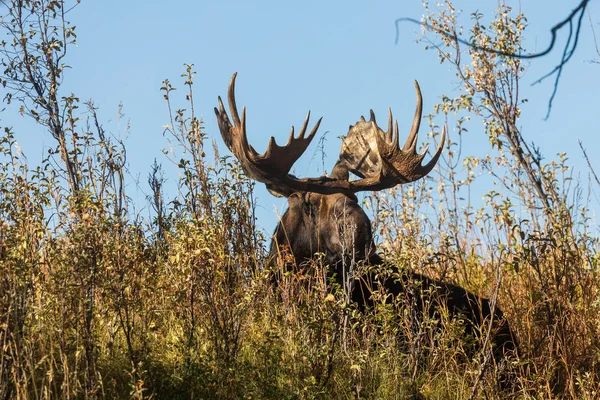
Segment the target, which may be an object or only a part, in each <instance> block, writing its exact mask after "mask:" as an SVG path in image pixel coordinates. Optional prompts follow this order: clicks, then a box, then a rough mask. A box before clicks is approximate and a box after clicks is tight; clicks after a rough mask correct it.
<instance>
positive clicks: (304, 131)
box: [292, 110, 310, 139]
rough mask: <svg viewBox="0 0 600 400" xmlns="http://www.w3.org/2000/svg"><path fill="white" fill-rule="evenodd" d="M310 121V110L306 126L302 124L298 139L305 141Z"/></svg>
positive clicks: (305, 122) (305, 121)
mask: <svg viewBox="0 0 600 400" xmlns="http://www.w3.org/2000/svg"><path fill="white" fill-rule="evenodd" d="M309 119H310V110H308V113H307V114H306V119H305V120H304V124H302V129H301V130H300V134H299V135H298V139H304V134H305V133H306V128H307V127H308V120H309ZM292 128H293V127H292Z"/></svg>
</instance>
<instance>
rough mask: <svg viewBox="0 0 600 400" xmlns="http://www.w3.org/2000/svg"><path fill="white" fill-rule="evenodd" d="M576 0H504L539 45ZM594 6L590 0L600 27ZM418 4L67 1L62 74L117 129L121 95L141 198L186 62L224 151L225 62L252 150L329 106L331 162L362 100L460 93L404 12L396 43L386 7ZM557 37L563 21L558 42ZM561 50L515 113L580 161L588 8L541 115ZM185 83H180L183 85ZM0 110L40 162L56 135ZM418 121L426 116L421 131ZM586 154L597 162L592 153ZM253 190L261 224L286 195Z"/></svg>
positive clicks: (585, 136)
mask: <svg viewBox="0 0 600 400" xmlns="http://www.w3.org/2000/svg"><path fill="white" fill-rule="evenodd" d="M578 2H579V0H568V1H567V0H564V1H560V2H552V5H551V6H549V4H550V3H549V2H548V1H541V0H530V1H527V2H523V4H519V3H520V2H518V1H513V2H509V4H512V5H513V7H514V8H515V9H519V8H520V9H521V10H522V12H524V13H525V15H526V16H527V18H528V20H529V24H530V25H529V28H528V29H527V30H526V33H525V36H526V43H525V45H526V47H527V48H528V50H532V51H533V50H540V49H543V48H545V47H546V45H547V43H548V41H549V39H550V35H549V29H550V27H551V26H552V25H553V24H555V23H556V22H558V21H559V20H561V19H563V18H564V17H565V16H566V15H568V13H569V12H570V11H571V10H572V9H573V8H574V7H575V6H576V5H577V3H578ZM142 4H143V5H142ZM455 6H456V7H457V9H462V10H463V16H462V20H463V21H464V23H465V24H468V22H469V14H470V13H471V12H473V11H475V10H479V11H481V12H483V13H484V14H486V15H490V16H491V12H492V10H493V9H494V8H495V7H496V6H497V2H496V1H465V0H456V1H455ZM599 7H600V4H599V3H598V2H595V1H592V2H591V3H590V6H589V14H590V16H591V18H592V21H593V23H594V27H595V29H596V31H597V33H598V35H600V25H599V23H600V12H598V10H599ZM422 14H423V7H422V4H421V2H420V1H418V0H411V1H376V2H366V1H343V2H342V1H329V2H324V1H303V2H282V1H277V2H275V1H261V2H246V1H211V2H208V1H191V0H190V1H178V2H164V1H145V2H143V3H142V2H133V1H115V0H103V1H90V0H83V1H82V2H81V4H80V5H79V6H78V7H77V8H76V9H75V10H74V11H72V12H71V13H70V15H69V19H70V21H71V22H72V23H73V24H74V25H76V26H77V34H78V45H77V47H75V48H72V49H71V50H70V54H69V58H68V62H69V64H70V65H71V66H72V67H73V69H72V70H70V71H68V73H67V75H66V78H65V84H64V89H66V90H68V91H73V92H74V93H75V94H76V95H77V96H78V97H79V98H81V99H82V100H85V99H90V98H93V99H94V101H95V103H96V104H97V105H98V106H99V107H100V116H101V118H102V120H103V121H105V123H104V126H105V128H106V129H107V130H108V131H110V132H113V133H115V134H118V133H119V132H120V131H122V130H123V126H124V123H123V122H121V123H120V125H119V124H118V123H117V122H116V115H117V106H118V104H119V103H120V102H122V103H123V111H124V113H125V115H126V118H127V119H128V120H129V122H130V124H131V131H130V134H129V136H128V137H127V141H126V145H127V148H128V159H129V162H130V165H129V168H130V170H131V172H132V175H133V176H134V177H135V176H138V175H139V181H140V185H139V188H136V185H135V184H134V183H133V181H134V179H133V178H132V179H131V183H130V186H129V190H128V192H129V195H130V196H131V197H132V198H133V199H134V201H135V202H136V203H137V204H139V205H140V207H143V206H144V204H145V200H144V197H145V192H147V191H148V189H147V185H146V177H147V174H148V172H149V170H150V165H151V164H152V162H153V160H154V158H157V159H158V160H159V162H160V161H162V162H163V164H164V165H165V167H167V169H166V171H167V179H168V180H169V181H170V182H171V183H172V184H174V182H175V181H176V179H177V170H176V169H174V168H169V167H168V164H169V161H168V160H166V159H165V158H164V156H163V155H162V153H161V149H164V148H166V147H167V141H166V139H165V138H164V137H163V136H162V131H163V128H162V127H163V125H164V124H166V123H167V122H168V115H167V108H166V104H165V102H164V100H163V98H162V94H161V93H160V91H159V88H160V87H161V82H162V81H163V80H164V79H165V78H168V79H170V81H171V82H172V83H173V84H174V85H175V86H177V87H179V88H181V89H183V85H182V83H183V82H182V81H181V80H180V78H179V76H180V74H181V73H183V72H184V65H183V64H184V63H193V64H194V65H195V68H194V69H195V71H196V72H197V75H196V85H195V99H196V110H197V112H199V113H200V114H201V115H203V116H204V121H205V127H206V131H207V133H208V134H209V135H210V136H211V137H214V138H216V139H217V141H218V142H219V145H220V147H221V149H222V151H221V153H222V154H225V153H226V151H225V146H224V145H222V142H221V139H220V135H219V132H218V128H217V125H216V121H215V117H214V113H213V107H214V106H215V105H216V100H217V96H218V95H221V96H223V97H224V96H225V94H226V90H227V85H228V82H229V79H230V77H231V74H232V73H233V72H235V71H237V72H238V73H239V74H238V80H237V99H238V104H239V105H240V106H241V105H246V106H247V113H248V135H249V137H250V141H251V143H253V144H254V145H255V147H256V148H257V150H259V151H262V150H264V149H265V147H266V144H267V141H268V137H269V136H271V135H273V136H275V137H276V138H277V139H279V142H280V143H281V142H283V141H285V139H286V138H287V134H288V132H289V129H290V126H291V125H292V124H293V125H296V126H298V125H300V124H301V123H302V122H303V119H304V117H305V115H306V112H307V111H308V110H309V109H310V110H311V111H312V115H313V116H314V117H319V116H323V117H324V119H323V123H322V124H321V128H320V133H321V134H322V133H324V132H328V133H327V136H326V138H327V142H326V145H325V154H326V156H327V160H326V163H325V167H326V168H328V169H330V168H331V167H332V166H333V164H334V162H335V159H336V158H337V154H338V152H339V146H340V141H339V139H338V137H339V136H340V135H344V134H345V133H346V131H347V128H348V125H350V124H353V123H355V122H356V121H357V120H358V118H359V117H360V116H361V115H363V114H364V115H367V114H368V112H369V109H370V108H372V109H373V110H374V111H375V113H376V115H378V116H380V119H382V118H384V117H385V113H386V110H387V108H388V107H392V110H393V111H394V115H395V117H396V118H398V119H399V123H400V130H401V132H408V129H409V127H410V123H411V116H412V114H413V112H414V89H413V80H414V79H417V80H418V81H419V83H420V84H421V90H422V92H423V96H424V112H425V113H429V112H431V111H432V108H433V105H434V104H435V103H437V102H439V101H440V99H441V96H442V95H443V94H445V95H447V96H450V97H453V96H457V95H458V94H459V90H458V89H457V86H458V84H457V81H456V78H455V77H454V72H453V71H451V70H449V66H447V65H445V64H440V63H439V61H438V59H437V56H436V55H435V53H434V52H433V51H426V50H424V44H423V43H416V42H415V40H416V38H417V36H416V32H418V31H419V30H420V28H419V27H418V26H415V25H410V24H404V25H401V27H400V37H399V42H398V44H395V37H396V27H395V24H394V21H395V20H396V19H397V18H401V17H412V18H416V19H420V17H421V16H422ZM598 39H599V40H600V37H599V38H598ZM562 44H564V33H563V37H562V38H560V40H559V42H558V43H557V47H558V49H561V45H562ZM559 53H560V51H557V52H556V54H553V55H551V56H548V57H545V58H543V59H539V60H537V61H534V62H533V63H532V64H531V66H530V68H529V71H528V72H527V75H526V76H525V77H524V79H523V80H522V87H521V90H522V97H525V98H528V99H529V103H527V104H526V105H524V107H523V108H522V118H521V120H520V126H521V127H522V131H523V134H524V136H525V138H526V139H527V140H528V141H534V142H535V143H536V145H538V146H540V148H541V151H542V153H543V154H544V155H545V156H546V157H547V158H553V157H554V155H555V154H556V153H557V152H559V151H567V152H568V154H569V157H570V160H571V164H572V165H573V166H574V168H575V170H576V171H580V172H581V173H582V174H584V175H585V174H587V167H586V165H585V161H584V159H583V156H582V154H581V152H580V150H579V147H578V143H577V141H578V139H581V140H582V141H583V143H584V145H585V146H586V147H587V149H588V150H589V151H590V152H593V151H594V150H595V149H597V148H598V147H599V145H600V138H599V135H598V134H599V133H600V132H599V129H598V122H597V117H598V114H597V113H598V110H599V109H600V108H599V107H600V106H599V104H600V101H599V100H598V98H599V95H598V94H599V93H600V79H598V76H600V75H599V74H600V65H599V64H593V63H589V62H587V61H589V60H592V59H598V58H599V56H598V55H597V53H596V50H595V46H594V42H593V39H592V35H591V29H590V22H589V20H588V16H586V17H585V22H584V27H583V32H582V36H581V40H580V44H579V48H578V49H577V52H576V54H575V55H574V57H573V59H572V60H571V61H570V63H569V64H568V65H567V67H566V69H565V71H564V73H563V78H562V80H561V82H560V88H559V92H558V96H557V99H556V101H555V104H554V108H553V112H552V115H551V116H550V118H549V119H548V120H547V121H545V120H544V116H545V114H546V110H547V101H548V98H549V96H550V94H551V91H552V81H551V80H549V81H547V82H544V83H543V84H541V85H536V86H533V87H532V86H530V84H531V83H532V82H533V81H534V80H536V79H537V78H539V77H540V76H541V75H543V74H544V73H546V72H548V71H549V70H551V69H552V68H553V67H554V65H556V63H557V61H558V59H559V57H560V54H559ZM181 92H182V91H180V92H179V93H178V95H180V96H183V93H181ZM0 118H1V119H2V120H1V121H0V125H9V126H13V127H14V129H15V131H16V134H17V138H18V140H19V142H20V144H21V146H22V147H23V149H24V151H25V153H26V155H27V156H28V159H29V161H30V163H32V164H35V163H37V162H39V160H40V159H41V157H42V149H43V148H44V147H48V146H53V145H54V143H53V141H52V139H51V137H50V135H49V134H48V133H47V132H45V131H44V130H43V129H42V128H41V127H36V126H35V125H33V124H32V123H30V122H28V121H26V120H24V119H22V118H21V117H19V116H16V115H15V110H14V109H11V108H9V109H7V110H6V111H5V112H3V113H2V114H0ZM440 118H441V117H440ZM315 120H316V118H315ZM452 122H453V121H450V126H451V127H452V126H453V123H452ZM441 123H443V121H442V120H440V121H439V124H441ZM467 128H468V129H469V133H468V143H467V144H466V147H465V149H464V150H463V154H464V155H466V154H468V155H475V156H483V155H484V154H486V153H487V152H488V151H489V145H488V144H487V140H486V137H485V133H484V132H483V126H482V124H481V122H480V121H472V122H470V123H469V125H468V127H467ZM426 130H427V129H426V126H423V127H422V132H421V138H422V139H423V138H425V136H426V133H427V132H426ZM450 135H452V131H451V132H450ZM316 147H317V146H316V141H315V143H313V144H312V145H311V147H310V148H309V149H308V151H307V153H306V154H305V156H304V157H303V158H302V159H301V160H300V161H299V162H298V163H297V165H296V167H295V172H296V174H297V175H299V176H318V175H320V174H321V173H322V168H321V161H320V155H315V151H316ZM592 162H593V163H594V166H595V167H596V168H597V169H600V158H595V159H592ZM584 175H582V176H584ZM584 179H585V178H584ZM172 190H173V191H174V190H175V188H174V186H173V189H172ZM172 195H173V196H174V195H175V193H172ZM257 196H258V203H259V210H258V219H259V224H260V225H261V226H263V227H264V228H265V229H267V230H269V231H270V230H271V229H272V228H273V227H274V226H275V223H276V220H277V217H276V216H277V212H279V213H281V212H283V210H284V209H285V206H286V201H285V199H276V198H274V197H272V196H270V195H269V194H268V193H267V192H266V190H264V188H263V187H262V185H260V188H259V190H258V191H257ZM276 210H277V211H276ZM146 214H147V213H146Z"/></svg>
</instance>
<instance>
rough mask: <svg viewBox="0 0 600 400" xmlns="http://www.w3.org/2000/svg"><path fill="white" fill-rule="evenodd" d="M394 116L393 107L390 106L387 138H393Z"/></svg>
mask: <svg viewBox="0 0 600 400" xmlns="http://www.w3.org/2000/svg"><path fill="white" fill-rule="evenodd" d="M393 123H394V117H393V116H392V108H391V107H390V108H388V128H387V131H386V132H385V133H386V134H387V140H392V134H393V132H392V129H393Z"/></svg>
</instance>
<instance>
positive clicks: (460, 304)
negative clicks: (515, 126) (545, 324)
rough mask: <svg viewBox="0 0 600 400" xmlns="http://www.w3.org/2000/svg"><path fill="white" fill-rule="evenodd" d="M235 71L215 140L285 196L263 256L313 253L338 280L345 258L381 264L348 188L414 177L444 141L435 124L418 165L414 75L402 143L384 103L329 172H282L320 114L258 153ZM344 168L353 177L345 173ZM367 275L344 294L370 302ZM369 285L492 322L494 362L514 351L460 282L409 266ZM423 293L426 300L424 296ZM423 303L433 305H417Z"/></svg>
mask: <svg viewBox="0 0 600 400" xmlns="http://www.w3.org/2000/svg"><path fill="white" fill-rule="evenodd" d="M236 76H237V73H235V74H233V76H232V78H231V81H230V84H229V90H228V96H227V97H228V102H229V110H230V113H231V120H230V118H229V115H228V114H227V112H226V110H225V107H224V105H223V102H222V100H221V98H220V97H219V99H218V106H219V107H218V108H215V114H216V116H217V121H218V125H219V129H220V131H221V136H222V137H223V141H224V142H225V144H226V145H227V147H228V148H229V149H230V150H231V152H232V153H233V154H234V156H235V157H236V158H237V159H238V160H239V162H240V163H241V166H242V168H243V169H244V171H245V172H246V174H247V175H248V176H249V177H250V178H252V179H254V180H256V181H259V182H262V183H264V184H265V185H266V187H267V189H268V190H269V192H270V193H271V194H273V195H275V196H278V197H281V196H285V197H287V199H288V209H287V210H286V211H285V213H284V214H283V216H282V217H281V219H280V222H279V224H278V226H277V227H276V229H275V232H274V235H273V239H272V242H271V247H270V254H269V260H270V261H269V262H270V263H272V264H278V265H289V264H290V262H289V259H290V257H289V256H288V255H290V254H291V256H292V257H291V258H292V264H294V265H295V266H301V265H304V264H306V263H308V262H310V260H313V259H314V256H315V254H316V253H318V254H320V255H321V257H323V263H324V264H326V265H329V268H330V271H331V272H332V273H333V274H334V275H335V277H336V278H337V280H338V282H340V283H342V280H343V278H342V277H345V276H347V270H346V269H345V268H347V266H349V265H351V264H352V263H357V262H361V263H364V264H367V265H382V264H384V262H385V261H384V260H383V258H382V257H381V256H380V255H379V254H378V253H377V252H376V247H375V244H374V241H373V235H372V229H371V222H370V220H369V218H368V216H367V214H366V213H365V211H364V210H363V209H362V208H361V207H360V205H359V204H358V199H357V197H356V193H358V192H361V191H379V190H384V189H388V188H393V187H394V186H396V185H400V184H405V183H409V182H413V181H416V180H418V179H420V178H422V177H424V176H426V175H427V174H428V173H429V172H430V171H431V170H432V169H433V168H434V166H435V165H436V163H437V161H438V159H439V157H440V155H441V154H442V150H443V145H444V143H445V140H446V129H445V128H443V130H442V134H441V138H440V143H439V145H438V147H437V149H436V151H435V153H434V154H433V156H432V158H431V160H430V161H429V162H428V163H426V164H425V165H422V161H423V159H424V158H425V156H426V154H427V150H426V151H424V152H423V153H421V154H418V153H417V152H416V146H417V134H418V131H419V125H420V121H421V116H422V97H421V90H420V88H419V85H418V83H417V82H416V81H415V89H416V95H417V104H416V110H415V115H414V119H413V123H412V128H411V130H410V133H409V135H408V138H407V140H406V142H405V144H404V146H403V147H402V148H400V145H399V134H398V122H397V121H394V119H393V116H392V112H391V110H389V111H388V128H387V130H386V131H383V130H382V129H381V128H380V127H379V126H378V125H377V122H376V120H375V115H374V113H373V111H372V110H371V112H370V114H371V115H370V119H369V120H368V121H367V120H365V118H364V117H361V120H360V121H358V122H357V123H356V124H355V125H353V126H350V129H349V131H348V134H347V135H346V137H345V139H344V140H343V143H342V149H341V152H340V155H339V159H338V160H337V163H336V164H335V166H334V168H333V170H332V172H331V174H330V175H329V176H321V177H318V178H297V177H295V176H294V175H291V174H290V169H291V167H292V166H293V164H294V163H295V162H296V161H297V160H298V158H299V157H300V156H301V155H302V154H303V152H304V151H305V150H306V149H307V147H308V145H309V144H310V142H311V141H312V139H313V138H314V137H315V134H316V132H317V129H318V128H319V125H320V123H321V119H319V120H318V121H317V122H316V124H315V125H314V127H313V128H312V130H311V131H310V133H309V134H308V135H306V132H307V128H308V124H309V119H310V112H309V113H308V115H307V116H306V119H305V121H304V124H303V125H302V128H301V129H300V132H299V134H298V135H297V136H296V135H295V134H294V127H293V126H292V129H291V132H290V135H289V138H288V141H287V143H286V144H285V145H284V146H279V145H278V144H277V143H276V142H275V139H274V137H271V139H270V141H269V144H268V146H267V149H266V151H265V153H264V154H259V153H258V152H257V151H256V150H255V149H254V147H252V145H251V144H249V143H248V138H247V135H246V108H245V107H244V108H243V109H242V115H241V118H240V115H239V113H238V109H237V104H236V101H235V79H236ZM232 122H233V123H232ZM350 173H352V174H354V175H356V176H357V177H358V179H355V180H351V179H350ZM374 281H376V279H375V277H371V276H367V277H365V276H357V277H354V279H353V283H354V284H353V289H352V292H351V300H352V301H354V302H356V303H357V304H358V305H359V307H361V308H363V309H366V308H368V307H369V306H372V305H373V303H372V300H371V293H372V290H374V286H373V285H371V284H368V283H369V282H374ZM415 283H416V284H415ZM377 285H379V286H377ZM375 287H380V288H381V287H383V288H385V290H387V292H388V293H390V294H391V295H392V296H405V297H406V296H411V297H412V303H413V304H415V308H416V309H417V310H418V313H420V315H421V316H422V315H423V313H425V312H428V313H435V312H436V307H437V308H439V307H446V308H447V309H448V311H449V312H450V314H451V315H453V316H461V317H463V318H464V320H465V330H466V332H467V333H472V334H474V333H475V332H477V331H479V329H480V328H481V327H483V326H484V324H490V323H491V324H493V325H494V329H493V336H492V342H491V343H492V345H493V346H494V351H493V355H494V358H495V359H496V361H498V360H499V359H502V358H503V357H504V355H505V354H507V352H508V353H512V352H515V351H516V342H515V340H514V338H513V334H512V332H511V330H510V328H509V326H508V323H507V322H506V320H505V319H504V317H503V314H502V311H501V310H500V309H499V308H497V307H494V306H493V305H492V304H491V302H490V300H488V299H485V298H482V297H480V296H477V295H475V294H473V293H470V292H468V291H467V290H465V289H464V288H462V287H459V286H456V285H454V284H450V283H446V282H441V281H438V280H435V279H432V278H429V277H427V276H425V275H421V274H417V273H413V272H407V273H404V274H399V276H396V275H394V278H388V279H386V280H385V281H384V282H378V283H377V284H376V286H375ZM427 299H431V300H433V301H431V302H427V301H426V300H427ZM425 303H429V304H436V305H437V306H436V305H434V306H433V307H429V308H427V310H425V307H424V306H423V304H425ZM418 313H417V314H418Z"/></svg>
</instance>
